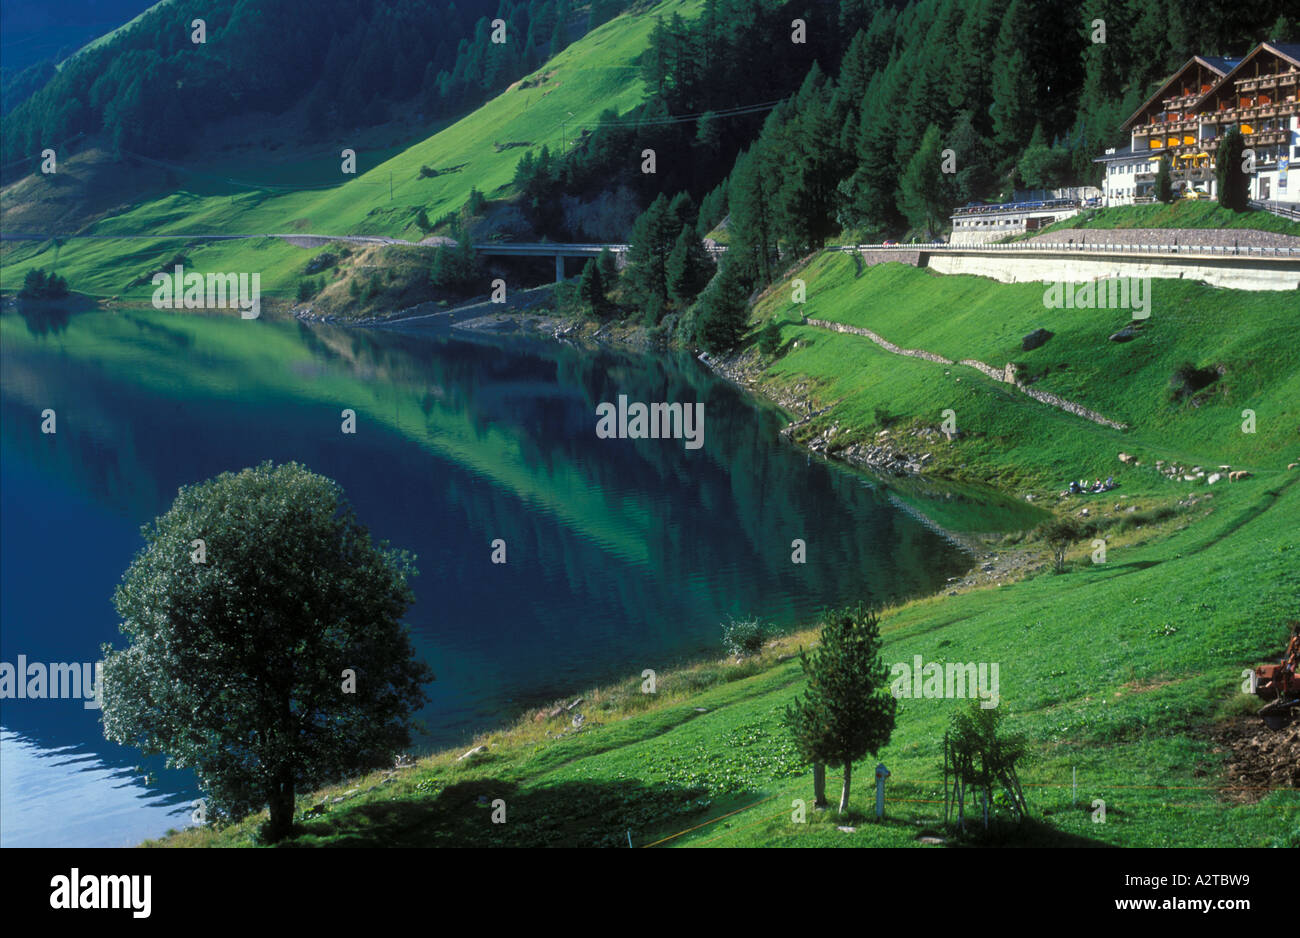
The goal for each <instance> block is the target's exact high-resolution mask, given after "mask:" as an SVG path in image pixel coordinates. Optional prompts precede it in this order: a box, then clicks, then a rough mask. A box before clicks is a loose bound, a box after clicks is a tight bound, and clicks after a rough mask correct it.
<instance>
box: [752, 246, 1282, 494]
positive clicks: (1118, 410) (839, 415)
mask: <svg viewBox="0 0 1300 938" xmlns="http://www.w3.org/2000/svg"><path fill="white" fill-rule="evenodd" d="M791 276H798V277H801V278H803V279H804V280H805V281H806V282H807V284H808V288H807V289H808V295H807V302H806V303H803V304H795V303H792V302H791V301H790V300H791V296H792V291H791V288H790V285H789V283H782V284H778V285H776V286H775V287H773V288H772V289H771V290H769V291H768V293H767V294H766V296H765V297H764V298H763V300H762V301H761V302H760V303H759V304H758V306H757V308H756V313H755V319H756V321H757V322H758V323H766V322H768V321H772V322H777V323H782V324H784V325H783V326H782V338H783V339H784V340H785V342H784V347H783V351H782V352H781V353H779V354H778V356H777V357H776V358H775V360H773V361H772V362H771V364H770V367H769V368H768V370H767V372H766V376H765V380H766V381H768V382H769V383H770V384H772V385H773V386H775V387H793V386H809V385H811V388H812V390H813V396H814V397H815V399H816V400H817V401H818V402H820V403H821V404H822V406H825V405H829V404H834V405H835V406H834V408H833V409H832V410H831V411H830V412H829V413H828V414H826V415H824V416H823V417H821V418H819V419H818V420H817V421H815V422H814V424H813V425H812V428H811V429H810V431H808V432H814V431H816V430H819V429H820V428H824V427H826V426H828V425H829V424H831V423H838V424H839V425H840V427H841V433H848V434H849V436H850V438H852V436H853V435H854V434H856V435H857V436H858V437H859V438H864V439H865V438H870V437H874V435H875V433H876V432H877V431H878V430H879V429H880V427H879V424H878V420H877V410H878V409H879V410H881V411H884V412H887V413H888V414H889V415H890V416H891V417H896V418H912V419H915V420H917V421H919V422H922V423H924V424H926V425H929V426H933V427H938V426H939V424H940V423H941V421H942V419H943V418H942V413H943V411H944V410H945V409H952V410H953V411H954V412H955V414H956V422H957V427H958V430H959V431H960V432H961V433H962V436H961V437H959V439H958V440H956V441H955V442H954V443H952V444H949V443H947V442H946V441H944V440H936V441H935V442H933V443H930V444H927V445H929V446H932V447H933V450H934V454H935V459H936V460H937V461H938V462H937V465H940V466H942V467H944V468H945V469H949V470H951V471H952V472H953V474H956V475H962V476H967V477H973V478H978V479H982V480H985V481H992V482H998V483H1002V484H1005V485H1007V486H1027V487H1030V488H1041V487H1048V488H1052V487H1055V488H1057V489H1059V488H1063V487H1064V486H1065V484H1066V482H1067V481H1068V480H1069V479H1077V478H1081V477H1084V476H1087V477H1088V478H1090V479H1091V478H1097V477H1101V478H1105V477H1106V476H1108V475H1111V474H1112V473H1114V474H1115V475H1116V476H1117V477H1121V479H1122V482H1123V484H1124V485H1125V486H1126V487H1127V489H1128V490H1139V491H1152V492H1174V491H1181V490H1180V489H1176V488H1174V486H1175V485H1176V483H1173V482H1168V481H1166V480H1165V479H1163V478H1161V477H1160V476H1159V475H1158V473H1156V471H1155V468H1154V463H1155V461H1156V460H1157V459H1165V460H1174V461H1177V462H1179V463H1180V464H1188V465H1201V466H1202V467H1207V468H1210V469H1213V467H1216V466H1218V465H1222V464H1230V465H1232V466H1233V468H1249V469H1252V470H1253V471H1256V472H1258V473H1260V474H1263V475H1273V474H1276V473H1277V472H1279V471H1282V470H1284V467H1285V466H1286V465H1287V464H1288V463H1290V462H1293V461H1295V460H1297V459H1300V439H1297V427H1300V370H1297V368H1296V367H1295V351H1294V342H1293V338H1292V333H1293V331H1294V327H1295V319H1296V314H1297V312H1298V311H1300V310H1298V308H1297V300H1296V298H1295V296H1294V295H1292V294H1287V293H1275V292H1248V291H1239V290H1220V289H1216V288H1213V287H1208V286H1206V285H1204V284H1201V283H1195V282H1190V281H1181V280H1158V279H1156V280H1152V281H1151V288H1152V299H1151V315H1150V318H1149V319H1148V320H1146V321H1145V323H1144V324H1143V325H1142V327H1141V331H1140V334H1139V336H1138V337H1137V338H1136V339H1134V340H1133V341H1130V342H1113V341H1110V340H1109V338H1108V337H1109V336H1110V335H1111V334H1113V333H1115V332H1116V331H1118V330H1119V329H1120V328H1122V327H1123V326H1125V325H1127V324H1128V323H1129V321H1130V316H1131V313H1130V312H1129V311H1126V310H1079V309H1047V308H1045V307H1044V303H1043V293H1044V290H1045V289H1046V288H1045V286H1044V285H1043V284H1002V283H998V282H996V281H994V280H991V279H988V278H983V277H973V276H960V275H956V276H943V275H939V274H934V273H931V272H928V271H925V270H919V269H916V268H912V267H908V266H905V265H902V264H884V265H879V266H875V267H869V268H864V269H861V270H859V269H858V267H857V265H856V264H855V263H854V261H853V260H852V259H850V258H849V257H846V256H843V255H839V254H828V255H823V256H820V257H817V258H815V259H814V260H813V261H812V262H811V263H810V264H809V265H808V266H807V267H806V268H804V269H802V270H800V271H798V272H797V273H794V274H792V275H791ZM804 316H808V317H810V318H814V319H822V320H828V321H832V322H842V323H846V324H849V325H853V326H859V327H863V328H866V329H870V330H871V331H873V332H875V333H877V334H878V335H880V336H881V337H883V338H884V339H886V340H888V341H890V342H892V343H894V344H896V345H899V346H901V347H903V348H907V349H923V350H926V351H929V352H934V353H937V354H939V355H941V356H943V357H945V358H948V359H951V360H953V361H954V362H960V361H961V360H962V359H975V360H978V361H981V362H984V363H986V364H988V365H991V366H993V367H994V368H999V369H1000V368H1002V367H1003V366H1005V365H1006V363H1007V362H1015V363H1017V364H1018V365H1019V373H1020V376H1021V377H1022V378H1030V379H1032V380H1033V384H1032V387H1034V388H1037V389H1041V390H1045V391H1049V392H1052V393H1055V394H1057V395H1060V396H1061V397H1064V398H1065V399H1067V400H1070V401H1073V402H1076V403H1079V404H1081V405H1083V406H1085V407H1088V408H1090V409H1092V410H1094V411H1097V412H1099V413H1101V414H1102V415H1104V416H1106V417H1108V418H1110V419H1112V420H1114V421H1117V422H1119V423H1123V424H1127V425H1128V427H1129V429H1128V430H1125V431H1120V430H1115V429H1112V428H1109V427H1106V426H1102V425H1099V424H1096V423H1091V422H1089V421H1087V420H1085V419H1083V418H1081V417H1078V416H1075V415H1074V414H1070V413H1067V412H1065V411H1064V410H1060V409H1057V408H1055V407H1052V406H1049V405H1046V404H1043V403H1039V402H1037V401H1034V400H1032V399H1031V398H1029V397H1028V396H1026V395H1025V394H1023V393H1020V392H1018V391H1016V390H1014V389H1012V388H1011V387H1010V386H1008V385H1006V384H1002V383H1000V382H996V381H993V380H992V379H990V378H988V377H986V376H985V375H984V374H982V373H981V372H979V371H977V370H975V369H974V368H971V367H967V366H962V365H960V364H954V365H943V364H937V363H933V362H930V361H925V360H922V359H917V358H908V357H903V356H899V355H896V354H892V353H890V352H887V351H885V350H884V349H882V348H881V347H879V346H878V345H876V344H875V343H873V342H872V341H871V340H870V339H868V338H866V337H862V336H856V335H846V334H840V333H834V332H830V331H828V330H826V329H822V328H817V327H813V326H804V325H799V324H797V323H798V322H799V321H800V320H801V319H802V317H804ZM1036 328H1045V329H1048V330H1050V331H1051V332H1053V333H1054V336H1053V337H1052V338H1051V339H1050V340H1049V341H1048V342H1047V343H1046V344H1044V345H1042V346H1041V347H1039V348H1037V349H1034V350H1032V351H1024V350H1023V348H1022V346H1021V340H1022V338H1023V337H1024V336H1025V335H1026V334H1028V333H1029V332H1031V331H1033V330H1034V329H1036ZM795 343H797V347H795ZM1184 362H1190V363H1192V364H1193V365H1195V366H1196V367H1197V368H1215V367H1220V366H1221V367H1222V369H1223V374H1222V375H1221V376H1220V377H1219V378H1218V379H1217V380H1216V381H1214V382H1213V383H1212V384H1211V385H1210V386H1209V387H1208V388H1207V389H1205V390H1204V391H1203V392H1201V394H1200V395H1198V396H1197V397H1196V398H1194V399H1189V400H1186V401H1182V402H1174V401H1173V400H1171V395H1170V381H1171V379H1172V378H1173V376H1174V372H1175V370H1176V369H1177V368H1178V367H1179V366H1180V365H1181V364H1182V363H1184ZM1244 410H1253V411H1254V412H1255V415H1256V417H1255V432H1254V433H1247V432H1243V430H1242V425H1243V415H1242V412H1243V411H1244ZM837 436H838V434H837ZM840 438H841V439H843V438H844V437H842V436H841V437H840ZM918 445H922V444H918ZM1121 451H1127V452H1129V453H1132V454H1135V455H1138V456H1139V457H1140V458H1141V459H1142V461H1143V462H1144V466H1143V467H1141V468H1139V469H1136V470H1135V469H1130V468H1126V467H1124V466H1123V465H1122V464H1121V463H1119V462H1118V461H1117V458H1116V457H1117V456H1118V454H1119V453H1120V452H1121ZM1177 485H1182V486H1183V487H1184V488H1186V487H1187V483H1177ZM1201 487H1204V483H1201Z"/></svg>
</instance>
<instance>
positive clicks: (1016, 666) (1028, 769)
mask: <svg viewBox="0 0 1300 938" xmlns="http://www.w3.org/2000/svg"><path fill="white" fill-rule="evenodd" d="M1297 478H1300V476H1292V477H1291V478H1290V479H1289V480H1288V481H1285V482H1282V481H1277V482H1276V483H1270V482H1266V481H1264V480H1260V479H1253V480H1249V481H1248V482H1246V483H1243V484H1241V485H1239V486H1238V487H1237V488H1235V489H1233V490H1232V491H1231V492H1225V493H1224V495H1223V497H1221V498H1220V499H1218V500H1217V501H1216V503H1215V507H1214V510H1213V511H1212V512H1211V513H1210V514H1209V515H1208V517H1205V518H1202V519H1201V520H1199V521H1198V522H1197V523H1196V524H1194V525H1191V526H1187V524H1186V519H1185V518H1182V517H1179V518H1177V519H1175V520H1174V521H1173V522H1172V523H1171V524H1170V525H1168V526H1167V527H1166V531H1167V532H1169V531H1172V533H1171V534H1170V536H1168V537H1166V538H1163V539H1160V540H1156V541H1152V542H1149V543H1145V544H1138V545H1134V546H1132V547H1129V548H1123V549H1117V550H1115V551H1112V553H1111V554H1110V556H1109V558H1108V561H1107V563H1105V564H1098V565H1094V564H1092V563H1090V562H1089V561H1088V557H1087V553H1086V552H1085V551H1081V552H1079V554H1078V556H1076V558H1075V560H1074V563H1073V566H1072V569H1071V570H1070V571H1069V572H1067V573H1066V574H1064V575H1059V576H1058V575H1052V574H1043V575H1040V576H1038V577H1036V578H1033V579H1029V580H1024V581H1021V582H1019V583H1016V584H1012V585H1008V586H1003V587H1001V588H989V589H984V590H976V591H972V592H966V593H962V594H960V595H958V596H953V597H947V596H944V597H937V598H932V599H926V600H920V601H915V602H912V603H909V604H907V605H905V606H903V607H901V608H898V609H894V610H890V611H888V612H887V613H886V615H885V618H884V626H883V631H884V635H885V639H886V644H885V651H884V657H885V659H886V661H887V662H890V663H893V662H911V661H912V657H913V656H914V655H918V654H919V655H921V656H922V657H923V660H924V661H926V662H931V661H934V662H941V663H943V662H967V661H969V662H984V663H988V664H992V663H997V664H998V665H999V688H998V690H999V696H1000V702H999V706H1000V707H1001V708H1003V711H1004V714H1005V716H1006V722H1007V724H1008V727H1009V729H1011V730H1013V731H1016V732H1021V733H1024V734H1026V736H1027V737H1028V740H1029V743H1030V747H1029V755H1028V756H1027V758H1026V760H1025V762H1024V764H1023V769H1022V772H1021V779H1022V782H1023V783H1024V784H1025V788H1026V791H1027V793H1028V797H1029V801H1030V805H1031V809H1032V813H1033V819H1032V821H1031V822H1029V823H1028V824H1026V825H1025V826H1024V827H1023V828H1020V829H1019V830H1013V831H1007V830H1005V829H1004V830H1002V831H1000V833H999V834H998V837H1000V838H1001V839H1002V840H1003V841H1004V842H1009V843H1039V844H1048V845H1058V846H1089V845H1121V846H1208V845H1221V846H1254V845H1273V846H1287V845H1289V846H1296V845H1300V794H1298V793H1296V792H1294V791H1290V792H1288V791H1274V792H1271V793H1270V792H1266V791H1253V792H1245V793H1243V792H1240V791H1225V790H1224V789H1225V788H1231V787H1232V783H1231V782H1230V781H1229V780H1228V779H1227V778H1226V777H1225V774H1224V766H1225V760H1226V758H1227V756H1226V753H1225V752H1224V751H1223V750H1222V748H1221V747H1219V746H1217V745H1216V741H1215V739H1214V729H1213V727H1214V725H1215V724H1216V723H1217V722H1218V721H1219V720H1221V719H1223V718H1226V717H1232V716H1234V715H1235V716H1240V715H1241V714H1243V713H1246V712H1248V711H1250V710H1251V709H1253V708H1254V707H1255V706H1257V702H1256V701H1254V698H1251V697H1248V696H1246V695H1244V694H1242V693H1241V690H1240V685H1241V672H1242V670H1243V669H1244V668H1246V667H1249V666H1252V665H1253V664H1255V663H1256V662H1258V661H1260V660H1263V659H1264V658H1266V657H1268V656H1270V655H1275V654H1276V653H1277V651H1278V649H1279V648H1280V647H1281V644H1282V643H1283V641H1284V639H1283V635H1284V631H1285V627H1284V624H1283V623H1284V620H1285V618H1286V617H1288V616H1290V615H1293V614H1294V599H1295V596H1296V594H1297V591H1300V564H1297V562H1296V555H1297V551H1298V550H1300V544H1298V543H1297V535H1296V531H1297V530H1300V525H1297V521H1300V485H1297V484H1295V480H1296V479H1297ZM812 640H815V635H814V634H813V633H803V634H800V635H797V636H792V637H790V638H788V639H786V640H785V641H784V642H783V643H782V644H781V645H780V646H779V647H775V648H770V649H768V651H767V652H766V653H765V655H764V659H763V661H762V662H755V661H753V660H752V659H751V660H750V661H747V662H745V663H743V664H740V665H737V664H734V663H730V662H725V661H724V662H715V663H708V664H702V665H699V666H696V667H694V668H690V669H685V670H682V671H677V672H669V673H664V674H661V675H660V681H659V686H658V693H657V694H656V695H654V696H653V697H652V696H650V695H646V694H642V693H640V684H641V679H640V678H636V679H634V680H629V681H627V682H625V683H624V684H623V685H621V686H618V687H614V688H606V689H604V690H601V691H596V692H588V693H587V694H586V695H585V696H586V698H587V701H586V703H585V704H584V705H583V707H582V709H583V711H584V712H585V714H586V715H587V722H586V724H585V727H584V728H583V729H582V730H581V731H578V732H573V731H572V730H569V731H568V732H566V733H565V735H564V736H563V737H561V738H559V739H556V738H554V737H553V732H552V731H555V730H558V729H561V728H562V726H567V718H566V720H565V721H563V724H557V723H556V722H554V721H552V722H542V723H537V722H534V721H533V720H529V719H525V720H521V722H520V723H519V725H518V726H517V727H515V728H514V729H512V730H508V731H502V732H498V733H490V734H486V735H484V736H483V737H482V738H481V739H480V740H479V741H480V742H485V743H486V744H487V745H488V751H487V753H486V754H485V755H483V756H481V757H479V758H478V759H467V760H463V761H458V758H457V757H458V756H460V755H461V754H462V753H461V752H460V751H448V752H444V753H441V754H438V755H435V756H433V757H431V758H428V759H424V760H421V761H420V762H419V764H418V765H417V766H416V767H415V768H413V769H407V770H400V771H398V772H396V773H392V774H393V777H392V778H390V779H387V780H385V779H384V775H385V774H387V773H376V774H374V775H372V776H370V777H367V778H364V779H359V780H352V781H350V782H347V783H345V784H342V785H339V786H336V787H333V788H330V789H328V790H326V791H322V792H318V793H313V794H310V795H306V796H304V797H303V798H301V799H300V801H299V821H300V827H299V836H298V837H297V838H296V840H295V842H296V843H297V844H300V845H321V846H341V845H411V846H416V845H421V846H424V845H428V846H446V845H465V846H471V845H520V846H524V845H533V846H541V845H548V846H551V845H561V844H569V845H592V846H611V847H620V846H623V847H625V846H627V845H628V841H629V838H630V839H631V842H632V843H633V844H634V845H636V846H645V845H651V844H662V845H664V846H686V845H700V846H774V845H775V846H814V845H816V846H859V847H860V846H899V847H902V846H919V845H920V841H919V839H918V838H919V837H920V836H921V835H923V834H936V833H938V834H944V832H943V831H942V830H941V828H940V825H939V823H938V819H939V816H940V814H941V810H942V794H941V787H940V785H939V783H938V779H939V777H940V774H941V761H942V759H941V745H942V737H943V732H944V729H945V727H946V725H947V721H948V719H949V717H950V715H951V713H952V712H953V710H954V708H956V707H958V706H963V705H964V704H963V703H962V702H961V701H956V700H933V699H932V700H926V699H921V700H902V701H900V706H899V713H898V722H897V726H896V728H895V730H894V734H893V738H892V740H891V741H890V743H889V745H888V746H887V747H886V748H885V749H884V750H883V751H882V752H881V753H880V759H881V760H882V761H883V762H884V763H885V764H886V765H887V766H888V767H889V769H890V771H891V773H892V776H891V778H890V780H889V787H888V819H887V820H886V821H885V822H884V823H877V822H875V821H874V820H872V819H871V818H870V815H871V805H872V801H873V794H874V792H873V779H872V775H873V773H872V769H873V768H874V764H875V763H874V760H871V759H864V760H863V761H862V762H861V763H859V764H858V766H857V772H856V773H855V774H856V778H857V782H856V785H855V788H854V791H855V794H854V798H853V801H852V805H851V807H852V809H853V813H852V814H851V815H850V816H849V817H848V818H839V817H837V816H836V815H835V814H834V813H833V812H831V813H828V814H820V815H819V814H815V813H814V812H812V811H811V810H810V811H809V812H808V822H807V823H802V824H801V823H794V822H793V821H792V809H793V801H794V800H795V799H802V800H804V801H805V802H808V803H811V796H812V791H811V776H810V773H809V770H808V768H807V766H804V765H801V764H800V762H799V759H798V758H797V756H796V754H795V752H794V749H793V747H792V745H791V743H790V740H789V736H788V734H787V733H786V732H785V730H784V729H783V728H782V726H781V713H782V712H783V710H784V708H785V706H786V705H787V704H788V703H789V702H790V700H791V699H792V698H793V697H794V696H795V695H796V694H797V693H798V692H799V691H800V689H801V687H802V683H803V679H802V676H801V674H800V670H799V666H798V663H797V661H787V662H784V663H781V662H779V661H778V660H777V658H778V657H779V656H780V655H781V653H782V652H783V651H788V650H793V649H794V648H795V647H796V646H797V645H798V644H801V643H803V644H806V643H807V642H809V641H812ZM1076 769H1077V773H1078V799H1077V803H1076V804H1073V805H1072V796H1071V787H1070V786H1071V779H1072V774H1071V773H1072V771H1074V770H1076ZM831 785H832V788H834V787H835V780H834V779H832V780H831ZM345 793H346V797H344V795H345ZM335 798H340V799H341V800H340V801H335V800H334V799H335ZM497 798H501V799H503V800H504V801H505V802H506V806H507V821H506V823H505V824H494V823H492V821H491V814H492V808H491V802H492V801H494V800H495V799H497ZM1095 799H1103V800H1104V801H1105V802H1106V806H1107V813H1106V821H1105V823H1104V824H1102V823H1095V822H1094V821H1093V815H1094V810H1093V809H1094V801H1095ZM313 809H314V811H313ZM308 812H312V813H310V814H309V813H308ZM732 812H736V813H732ZM263 819H264V816H263V817H254V818H250V819H248V820H246V821H244V822H242V823H240V824H238V825H235V826H233V827H231V828H227V829H225V830H223V831H211V830H204V831H197V830H191V831H187V832H185V833H182V834H180V835H178V836H175V837H172V838H168V839H165V840H164V841H162V843H166V844H171V845H176V846H236V845H244V844H249V843H251V842H254V832H255V830H256V828H257V825H258V823H259V822H260V821H261V820H263ZM845 823H847V824H849V825H851V826H854V827H856V830H855V831H854V832H852V833H848V832H844V831H840V830H838V829H837V826H838V825H843V824H845ZM944 836H947V835H946V834H944Z"/></svg>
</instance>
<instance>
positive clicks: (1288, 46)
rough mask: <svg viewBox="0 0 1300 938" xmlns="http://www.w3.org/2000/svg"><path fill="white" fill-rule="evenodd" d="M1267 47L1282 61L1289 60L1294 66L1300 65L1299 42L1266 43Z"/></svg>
mask: <svg viewBox="0 0 1300 938" xmlns="http://www.w3.org/2000/svg"><path fill="white" fill-rule="evenodd" d="M1264 45H1266V46H1268V47H1269V48H1270V49H1272V50H1273V51H1274V52H1276V53H1277V54H1278V55H1280V56H1282V58H1284V59H1290V60H1291V62H1293V63H1294V64H1295V65H1300V42H1266V43H1264Z"/></svg>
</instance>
